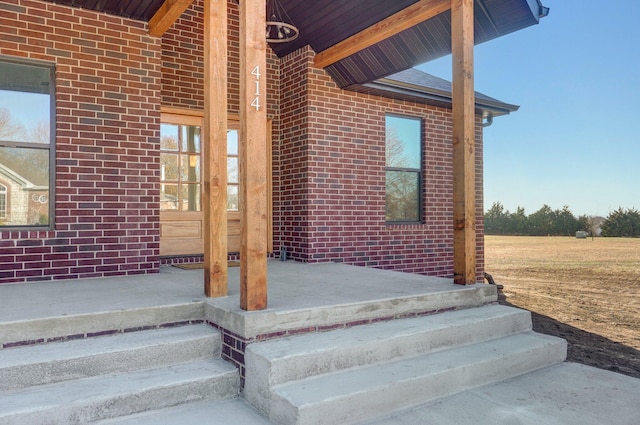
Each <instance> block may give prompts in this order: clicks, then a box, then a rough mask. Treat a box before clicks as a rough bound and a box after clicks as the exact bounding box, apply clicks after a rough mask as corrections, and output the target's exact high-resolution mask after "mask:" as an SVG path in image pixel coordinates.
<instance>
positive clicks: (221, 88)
mask: <svg viewBox="0 0 640 425" xmlns="http://www.w3.org/2000/svg"><path fill="white" fill-rule="evenodd" d="M203 121H204V125H203V143H202V149H203V151H202V153H203V155H202V157H203V183H204V190H203V194H202V207H203V212H204V291H205V295H206V296H207V297H222V296H225V295H227V0H205V1H204V120H203Z"/></svg>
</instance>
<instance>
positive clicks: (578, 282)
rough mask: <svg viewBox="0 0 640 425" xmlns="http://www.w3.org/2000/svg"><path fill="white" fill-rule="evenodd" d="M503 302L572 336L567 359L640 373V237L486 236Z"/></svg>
mask: <svg viewBox="0 0 640 425" xmlns="http://www.w3.org/2000/svg"><path fill="white" fill-rule="evenodd" d="M485 258H486V259H485V261H486V267H485V268H486V271H487V273H489V274H491V275H492V276H493V278H494V279H495V280H496V282H497V283H499V284H502V285H504V290H503V291H502V294H501V295H502V296H501V299H502V302H504V303H508V304H512V305H515V306H517V307H521V308H525V309H527V310H530V311H531V312H532V314H533V322H534V325H533V326H534V329H535V330H536V331H538V332H541V333H547V334H551V335H557V336H560V337H562V338H565V339H566V340H567V341H568V342H569V354H568V359H569V360H570V361H574V362H579V363H584V364H588V365H591V366H596V367H599V368H603V369H608V370H612V371H615V372H619V373H624V374H626V375H631V376H635V377H637V378H640V239H625V238H596V239H595V240H591V239H576V238H571V237H519V236H486V238H485Z"/></svg>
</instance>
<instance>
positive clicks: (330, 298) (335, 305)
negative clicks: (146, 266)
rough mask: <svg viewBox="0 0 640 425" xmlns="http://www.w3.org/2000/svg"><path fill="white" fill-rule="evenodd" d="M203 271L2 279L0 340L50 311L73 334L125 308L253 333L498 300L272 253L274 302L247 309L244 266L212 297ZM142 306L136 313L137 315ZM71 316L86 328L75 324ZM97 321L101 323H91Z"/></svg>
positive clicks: (475, 290)
mask: <svg viewBox="0 0 640 425" xmlns="http://www.w3.org/2000/svg"><path fill="white" fill-rule="evenodd" d="M203 273H204V272H203V270H202V269H195V270H183V269H179V268H176V267H172V266H163V267H161V269H160V273H157V274H149V275H132V276H122V277H108V278H98V279H77V280H61V281H46V282H32V283H23V284H9V285H0V344H2V343H6V342H15V341H26V340H33V339H37V338H38V333H37V331H36V332H35V333H33V334H30V333H29V332H28V331H27V329H21V327H20V323H21V322H25V323H27V322H28V323H30V324H31V325H33V322H34V321H38V320H39V319H41V320H42V321H43V325H44V323H45V321H46V323H47V324H49V323H50V322H51V318H60V320H62V319H64V324H65V326H67V327H71V328H70V329H68V330H67V331H68V333H67V335H71V334H73V333H74V332H76V331H77V332H80V333H82V332H84V333H87V332H99V331H104V330H106V329H104V326H106V324H105V323H104V322H105V321H107V322H108V321H113V324H112V326H116V327H113V329H119V328H118V327H117V326H125V325H126V324H123V323H119V322H118V320H119V319H118V317H117V313H118V312H120V311H124V310H127V311H128V313H129V314H128V320H130V321H132V324H131V326H144V325H145V324H146V321H147V320H151V317H150V316H154V317H153V320H155V321H156V322H159V323H170V322H179V321H184V320H193V319H198V318H199V319H205V320H209V321H210V322H213V323H216V324H218V325H221V326H223V327H224V328H226V329H229V330H231V331H233V332H235V333H236V334H238V335H240V336H243V337H245V338H254V337H256V336H258V335H264V334H267V333H273V332H279V331H283V330H292V329H301V328H304V327H308V326H310V325H315V326H330V325H333V324H335V323H347V322H356V321H360V320H371V319H380V318H393V317H399V316H401V315H403V314H405V315H406V314H415V313H427V312H436V311H439V310H442V309H446V308H450V307H451V306H452V305H455V306H463V307H471V306H475V305H482V304H487V303H491V302H494V301H495V300H496V290H495V287H493V286H490V285H484V284H482V285H472V286H466V287H465V286H460V285H454V284H452V282H451V280H450V279H444V278H437V277H425V276H420V275H412V274H407V273H399V272H392V271H385V270H378V269H368V268H362V267H355V266H348V265H343V264H334V263H320V264H305V263H296V262H293V261H287V262H281V261H276V260H272V261H269V262H268V281H269V286H268V297H269V301H268V308H267V309H266V310H263V311H255V312H246V311H243V310H241V309H240V289H239V281H240V278H239V273H240V269H239V267H230V268H229V284H228V288H229V289H228V291H229V294H228V296H227V297H221V298H211V299H207V298H206V297H205V296H204V283H203ZM171 310H173V311H171ZM136 311H137V312H138V313H139V314H138V316H140V317H138V318H134V317H132V316H133V315H132V314H131V312H136ZM157 316H166V318H164V319H163V318H162V317H157ZM73 317H77V319H78V320H77V321H78V322H79V323H78V326H80V327H82V328H78V329H75V328H74V327H73V325H69V323H70V322H71V320H70V318H73ZM136 320H137V321H136ZM163 320H164V322H163ZM91 321H94V322H96V324H95V326H91V325H88V323H89V322H91ZM9 324H11V326H7V325H9ZM156 324H157V323H156ZM100 326H103V329H99V327H100ZM31 327H32V328H33V326H31ZM107 329H108V327H107ZM3 331H4V332H3ZM3 333H4V335H3ZM9 334H12V336H11V335H9Z"/></svg>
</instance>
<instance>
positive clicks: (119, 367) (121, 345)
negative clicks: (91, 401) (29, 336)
mask: <svg viewBox="0 0 640 425" xmlns="http://www.w3.org/2000/svg"><path fill="white" fill-rule="evenodd" d="M220 349H221V341H220V332H218V331H217V330H215V329H213V328H211V327H210V326H207V325H194V326H181V327H175V328H167V329H154V330H148V331H140V332H131V333H124V334H115V335H111V336H103V337H95V338H88V339H82V340H74V341H66V342H56V343H50V344H43V345H34V346H25V347H16V348H8V349H5V350H2V351H1V355H0V391H7V390H11V389H20V388H26V387H29V386H33V385H43V384H49V383H55V382H61V381H66V380H71V379H79V378H86V377H90V376H96V375H102V374H108V373H115V372H127V371H134V370H138V369H149V368H155V367H161V366H166V365H169V364H173V363H183V362H188V361H192V360H198V359H202V360H204V359H213V358H216V357H219V356H220Z"/></svg>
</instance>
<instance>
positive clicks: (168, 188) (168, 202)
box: [160, 124, 202, 211]
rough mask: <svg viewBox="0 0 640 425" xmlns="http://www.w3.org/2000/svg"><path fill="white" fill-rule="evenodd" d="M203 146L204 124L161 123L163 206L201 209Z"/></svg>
mask: <svg viewBox="0 0 640 425" xmlns="http://www.w3.org/2000/svg"><path fill="white" fill-rule="evenodd" d="M200 150H201V146H200V127H198V126H191V125H178V124H162V125H161V126H160V191H161V194H160V196H161V200H160V210H162V211H200V210H201V205H200V202H201V192H200V184H199V183H200V182H201V179H202V177H201V176H202V170H201V166H200V164H201V158H200Z"/></svg>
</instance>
